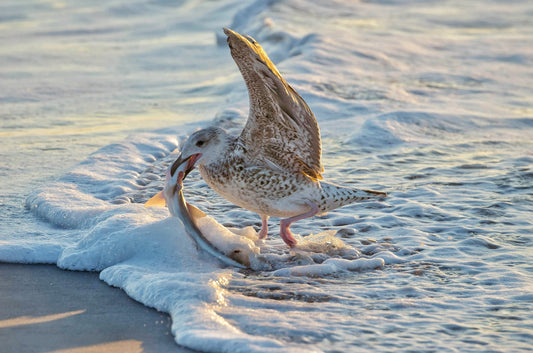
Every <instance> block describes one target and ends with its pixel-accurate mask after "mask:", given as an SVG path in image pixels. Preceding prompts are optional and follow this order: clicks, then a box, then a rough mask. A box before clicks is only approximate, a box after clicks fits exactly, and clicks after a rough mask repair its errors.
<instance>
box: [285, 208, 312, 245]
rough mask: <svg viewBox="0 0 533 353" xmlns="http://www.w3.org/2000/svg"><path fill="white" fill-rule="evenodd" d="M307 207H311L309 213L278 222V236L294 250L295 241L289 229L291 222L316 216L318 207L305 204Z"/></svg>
mask: <svg viewBox="0 0 533 353" xmlns="http://www.w3.org/2000/svg"><path fill="white" fill-rule="evenodd" d="M307 205H309V207H311V210H310V211H309V212H306V213H303V214H301V215H298V216H294V217H290V218H285V219H282V220H281V222H280V232H279V235H280V236H281V239H283V241H284V242H285V244H287V245H288V246H289V247H291V248H294V247H295V246H296V239H294V236H293V235H292V233H291V231H290V229H289V227H290V226H291V224H292V223H293V222H296V221H299V220H301V219H304V218H309V217H313V216H314V215H316V214H317V213H318V211H319V209H318V206H317V205H316V204H314V203H310V202H309V203H307Z"/></svg>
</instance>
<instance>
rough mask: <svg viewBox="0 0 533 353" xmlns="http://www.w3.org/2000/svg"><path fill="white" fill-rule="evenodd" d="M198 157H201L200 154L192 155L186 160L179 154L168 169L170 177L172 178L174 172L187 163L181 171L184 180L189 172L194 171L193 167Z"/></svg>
mask: <svg viewBox="0 0 533 353" xmlns="http://www.w3.org/2000/svg"><path fill="white" fill-rule="evenodd" d="M200 157H202V154H201V153H196V154H192V155H190V156H189V157H187V158H183V155H182V154H181V155H180V156H179V157H178V159H176V161H175V162H174V163H173V164H172V167H170V176H171V177H172V176H174V174H175V173H176V170H178V169H179V168H180V167H181V166H182V165H183V164H184V163H185V162H187V164H186V165H185V169H184V170H183V173H184V174H183V179H185V177H186V176H187V175H188V174H189V173H190V172H191V170H193V169H194V165H195V164H196V162H197V161H198V160H199V159H200ZM183 179H182V180H183Z"/></svg>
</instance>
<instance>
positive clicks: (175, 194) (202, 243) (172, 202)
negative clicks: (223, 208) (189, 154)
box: [145, 166, 250, 269]
mask: <svg viewBox="0 0 533 353" xmlns="http://www.w3.org/2000/svg"><path fill="white" fill-rule="evenodd" d="M185 167H187V166H185ZM180 169H181V168H180ZM186 173H187V171H183V170H177V172H175V173H174V174H173V176H171V173H170V168H169V170H168V171H167V173H166V180H165V188H164V189H163V191H161V192H159V193H157V194H156V195H155V196H153V197H152V198H151V199H150V200H148V201H147V202H146V203H145V207H157V206H163V205H164V204H166V207H167V208H168V210H169V212H170V214H171V215H172V216H174V217H177V218H179V219H180V220H181V222H182V223H183V226H184V227H185V231H186V233H187V234H188V235H189V236H190V238H191V239H192V240H193V241H194V242H195V243H196V247H197V249H201V250H203V251H205V252H207V253H208V254H210V255H212V256H213V257H215V258H217V259H218V260H219V261H220V262H222V263H224V264H226V265H229V266H234V267H238V268H241V269H247V268H249V265H250V261H249V259H248V256H247V255H248V253H249V251H243V250H246V249H242V248H234V249H232V250H231V251H230V255H231V256H232V257H233V258H231V257H229V256H228V255H226V254H225V253H224V252H223V251H222V250H221V249H219V248H218V247H217V246H215V245H214V244H213V243H212V242H211V241H209V239H208V238H207V237H206V236H205V235H204V234H203V233H202V231H201V230H200V228H199V227H198V225H197V224H196V221H195V220H198V219H200V218H202V217H205V216H206V214H205V213H204V212H202V211H201V210H200V209H198V208H197V207H195V206H193V205H191V204H189V203H187V202H186V201H185V197H184V195H183V179H184V177H185V175H186ZM228 232H229V230H228ZM237 260H239V261H237Z"/></svg>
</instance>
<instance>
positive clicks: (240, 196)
mask: <svg viewBox="0 0 533 353" xmlns="http://www.w3.org/2000/svg"><path fill="white" fill-rule="evenodd" d="M224 32H225V33H226V35H227V36H228V44H229V47H230V49H231V55H232V57H233V59H234V60H235V62H236V63H237V66H238V67H239V69H240V71H241V73H242V75H243V77H244V80H245V82H246V86H247V88H248V93H249V96H250V113H249V117H248V120H247V122H246V125H245V127H244V129H243V131H242V133H241V135H240V136H231V135H229V134H228V133H227V132H226V131H225V130H223V129H221V128H217V127H210V128H207V129H203V130H200V131H197V132H195V133H194V134H192V135H191V136H190V137H189V139H188V140H187V141H186V143H185V144H184V146H183V148H182V154H181V156H180V158H179V159H178V160H177V161H176V162H175V163H174V166H173V167H172V169H173V170H174V171H175V170H176V168H177V167H178V166H179V165H180V164H182V163H184V162H186V161H188V160H190V159H191V160H193V162H192V163H191V164H192V165H191V166H190V168H189V170H190V169H192V168H193V167H194V165H195V164H196V165H198V167H199V170H200V173H201V175H202V177H203V178H204V180H205V181H206V182H207V184H208V185H209V186H210V187H211V188H212V189H213V190H215V191H216V192H217V193H218V194H220V195H221V196H223V197H225V198H226V199H228V200H229V201H231V202H232V203H234V204H236V205H238V206H241V207H243V208H246V209H248V210H251V211H254V212H257V213H258V214H260V215H261V219H262V221H263V222H262V223H263V228H262V230H261V232H260V237H265V236H266V234H267V219H268V217H269V216H275V217H289V218H287V219H283V220H282V221H281V230H280V235H281V237H282V238H283V240H284V241H285V242H286V243H287V244H288V245H289V246H291V247H293V246H295V245H296V240H295V239H294V237H293V236H292V234H291V233H290V230H289V227H290V224H291V223H292V222H294V221H297V220H299V219H303V218H307V217H311V216H314V215H316V214H321V213H326V212H328V211H331V210H333V209H335V208H337V207H340V206H343V205H347V204H350V203H353V202H356V201H360V200H365V199H369V198H373V197H379V196H386V194H385V193H383V192H378V191H370V190H353V189H348V188H345V187H342V186H338V185H334V184H330V183H327V182H324V181H322V180H321V179H322V175H321V173H322V172H323V167H322V162H321V141H320V132H319V128H318V123H317V121H316V119H315V117H314V115H313V113H312V112H311V110H310V109H309V107H308V106H307V104H306V103H305V102H304V100H303V99H302V97H300V95H298V93H296V91H295V90H294V89H293V88H292V87H291V86H290V85H289V84H287V82H286V81H285V80H284V79H283V78H282V77H281V75H280V74H279V72H278V70H277V69H276V67H275V66H274V64H273V63H272V62H271V61H270V59H269V58H268V56H267V55H266V53H265V52H264V51H263V49H262V48H261V46H260V45H259V44H258V43H257V42H256V41H255V40H253V39H252V38H251V37H248V36H242V35H240V34H238V33H236V32H234V31H231V30H229V29H224ZM193 157H194V158H193Z"/></svg>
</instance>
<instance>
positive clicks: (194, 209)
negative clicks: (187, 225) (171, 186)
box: [187, 203, 206, 219]
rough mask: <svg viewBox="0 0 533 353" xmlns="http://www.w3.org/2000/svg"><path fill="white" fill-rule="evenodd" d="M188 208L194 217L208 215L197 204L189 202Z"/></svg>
mask: <svg viewBox="0 0 533 353" xmlns="http://www.w3.org/2000/svg"><path fill="white" fill-rule="evenodd" d="M187 208H188V209H189V214H190V215H191V218H192V219H197V218H202V217H205V216H206V214H205V213H204V212H203V211H202V210H200V209H199V208H197V207H196V206H193V205H191V204H190V203H187Z"/></svg>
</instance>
